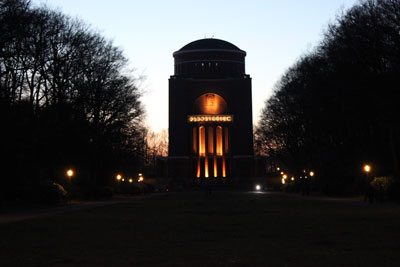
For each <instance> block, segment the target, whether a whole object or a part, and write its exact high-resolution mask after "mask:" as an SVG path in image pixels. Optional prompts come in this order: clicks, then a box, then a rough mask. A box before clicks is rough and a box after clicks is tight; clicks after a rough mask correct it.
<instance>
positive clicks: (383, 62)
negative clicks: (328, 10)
mask: <svg viewBox="0 0 400 267" xmlns="http://www.w3.org/2000/svg"><path fill="white" fill-rule="evenodd" d="M399 33H400V2H399V1H397V0H383V1H377V0H366V1H361V2H360V3H359V4H357V5H355V6H354V7H352V8H351V9H350V10H348V11H347V12H345V13H343V14H342V15H340V16H338V18H337V19H336V21H335V22H334V23H332V24H330V25H329V27H328V29H327V30H326V31H325V34H324V38H323V40H322V42H321V43H320V44H319V46H318V47H317V48H315V49H314V51H313V52H311V53H309V54H307V55H304V56H303V57H301V58H300V59H299V60H298V61H297V62H296V64H294V65H293V66H292V67H291V68H290V69H289V70H288V71H286V73H285V74H284V75H283V77H282V78H281V80H280V81H279V83H278V84H277V85H276V90H275V92H274V95H273V96H272V97H271V98H270V99H269V100H268V101H267V102H266V106H265V108H264V110H263V112H262V118H261V120H260V123H259V125H258V126H257V129H256V143H257V144H258V147H259V148H258V149H259V150H261V151H267V154H268V155H269V156H270V157H271V158H273V159H274V160H275V161H277V162H279V163H280V165H282V166H283V167H284V168H285V170H287V171H290V172H291V173H293V174H296V175H300V173H301V172H302V171H303V170H304V169H306V170H310V169H313V170H315V172H316V174H317V175H316V176H315V185H316V186H317V187H318V188H319V189H321V190H324V191H325V192H330V193H346V192H356V191H360V190H362V185H363V184H364V183H365V174H364V176H362V175H363V174H362V164H363V163H370V164H372V166H373V172H372V173H371V175H374V176H394V177H395V178H396V179H397V180H398V179H399V178H400V170H399V163H400V162H399V156H400V124H399V123H398V121H399V120H398V118H397V114H399V112H400V106H399V105H398V103H397V102H398V100H397V99H398V98H397V97H396V93H397V90H398V84H399V82H400V49H399V47H400V34H399Z"/></svg>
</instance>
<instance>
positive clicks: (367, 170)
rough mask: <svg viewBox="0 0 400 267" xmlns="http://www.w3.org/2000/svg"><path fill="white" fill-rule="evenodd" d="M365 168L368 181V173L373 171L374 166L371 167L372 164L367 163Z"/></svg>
mask: <svg viewBox="0 0 400 267" xmlns="http://www.w3.org/2000/svg"><path fill="white" fill-rule="evenodd" d="M363 169H364V171H365V173H366V174H367V181H368V174H369V172H370V171H371V169H372V168H371V166H370V165H368V164H365V165H364V167H363Z"/></svg>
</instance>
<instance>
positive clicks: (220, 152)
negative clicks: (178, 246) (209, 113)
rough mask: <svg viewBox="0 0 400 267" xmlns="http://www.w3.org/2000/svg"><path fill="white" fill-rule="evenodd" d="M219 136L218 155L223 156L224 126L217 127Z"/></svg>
mask: <svg viewBox="0 0 400 267" xmlns="http://www.w3.org/2000/svg"><path fill="white" fill-rule="evenodd" d="M216 132H217V137H216V139H217V140H216V142H217V156H222V154H223V153H222V152H223V151H222V127H221V126H218V127H217V131H216Z"/></svg>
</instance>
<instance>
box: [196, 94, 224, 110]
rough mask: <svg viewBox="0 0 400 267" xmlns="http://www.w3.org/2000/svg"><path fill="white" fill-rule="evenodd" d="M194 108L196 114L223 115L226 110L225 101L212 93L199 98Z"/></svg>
mask: <svg viewBox="0 0 400 267" xmlns="http://www.w3.org/2000/svg"><path fill="white" fill-rule="evenodd" d="M194 106H195V110H196V113H197V114H223V113H225V112H226V109H227V104H226V102H225V100H224V99H223V98H222V97H221V96H219V95H217V94H213V93H208V94H204V95H201V96H199V97H198V98H197V99H196V101H195V103H194Z"/></svg>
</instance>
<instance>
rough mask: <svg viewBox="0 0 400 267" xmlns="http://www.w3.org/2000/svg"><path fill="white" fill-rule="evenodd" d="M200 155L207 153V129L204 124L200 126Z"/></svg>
mask: <svg viewBox="0 0 400 267" xmlns="http://www.w3.org/2000/svg"><path fill="white" fill-rule="evenodd" d="M199 155H200V156H205V155H206V129H205V128H204V126H200V127H199Z"/></svg>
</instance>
